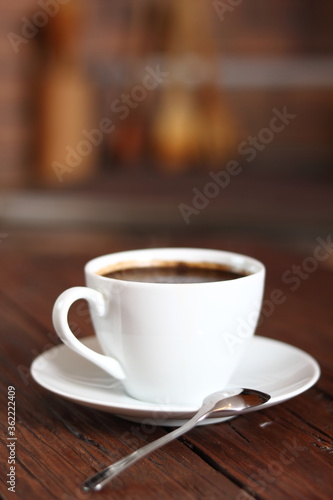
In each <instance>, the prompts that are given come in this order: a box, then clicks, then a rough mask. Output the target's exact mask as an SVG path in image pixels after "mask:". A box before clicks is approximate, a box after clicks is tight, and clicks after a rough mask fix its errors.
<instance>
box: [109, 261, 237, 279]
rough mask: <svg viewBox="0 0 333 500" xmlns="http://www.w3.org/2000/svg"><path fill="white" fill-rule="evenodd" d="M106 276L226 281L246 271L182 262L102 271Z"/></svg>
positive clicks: (116, 277) (115, 277)
mask: <svg viewBox="0 0 333 500" xmlns="http://www.w3.org/2000/svg"><path fill="white" fill-rule="evenodd" d="M102 274H103V276H105V277H107V278H114V279H119V280H125V281H138V282H141V283H211V282H215V281H227V280H233V279H236V278H241V277H242V276H246V273H241V272H235V271H233V270H231V269H228V268H224V267H222V266H218V265H216V267H215V266H214V265H209V267H208V265H207V267H205V265H204V264H190V263H184V262H175V263H171V264H170V263H169V264H168V265H151V266H150V265H147V266H143V267H141V266H140V267H139V266H138V267H129V268H124V269H119V270H114V271H111V272H106V273H104V272H103V273H102Z"/></svg>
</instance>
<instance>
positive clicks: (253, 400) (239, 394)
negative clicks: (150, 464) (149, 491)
mask: <svg viewBox="0 0 333 500" xmlns="http://www.w3.org/2000/svg"><path fill="white" fill-rule="evenodd" d="M269 399H270V396H269V395H268V394H265V393H264V392H260V391H256V390H254V389H231V390H229V391H218V392H215V393H214V394H210V395H209V396H207V397H206V398H205V399H204V401H203V403H202V406H201V408H200V409H199V411H198V412H197V413H196V414H195V415H194V416H193V417H192V418H191V419H190V420H188V421H187V422H185V424H183V425H182V426H181V427H178V428H177V429H175V430H174V431H172V432H170V433H169V434H166V435H165V436H162V437H161V438H159V439H156V440H155V441H153V442H152V443H148V444H147V445H145V446H143V447H142V448H140V449H138V450H136V451H133V452H132V453H130V454H129V455H127V456H126V457H124V458H122V459H120V460H118V462H115V463H114V464H112V465H109V466H108V467H106V468H105V469H104V470H102V471H100V472H97V474H94V475H93V476H91V477H90V478H89V479H87V480H86V481H85V482H84V483H83V485H82V487H83V490H84V491H100V490H101V489H102V488H103V487H104V486H105V485H106V484H107V483H108V482H109V481H111V480H112V479H113V478H114V477H116V476H117V475H118V474H120V473H121V472H123V471H124V470H125V469H127V467H129V466H130V465H133V464H134V463H135V462H137V461H138V460H140V458H143V457H145V456H146V455H148V453H151V452H152V451H154V450H157V449H158V448H160V447H161V446H164V445H165V444H167V443H169V442H170V441H172V440H173V439H175V438H177V437H179V436H181V435H182V434H185V432H188V431H189V430H190V429H192V428H193V427H195V426H196V425H197V424H198V423H199V422H201V421H202V420H204V419H205V418H207V417H211V416H212V415H213V414H214V415H215V416H216V417H217V416H229V415H233V414H239V413H242V412H243V411H245V410H247V409H249V408H253V407H255V406H260V405H262V404H264V403H266V402H267V401H268V400H269ZM218 414H221V415H218Z"/></svg>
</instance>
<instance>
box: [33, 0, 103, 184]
mask: <svg viewBox="0 0 333 500" xmlns="http://www.w3.org/2000/svg"><path fill="white" fill-rule="evenodd" d="M83 15H84V12H83V10H82V2H80V1H79V0H71V1H70V2H69V3H68V4H65V5H62V4H61V5H59V11H58V13H57V14H56V15H55V16H54V17H53V18H52V19H49V22H48V24H47V25H46V26H45V27H44V28H43V32H42V38H41V40H40V50H41V52H42V54H43V63H42V68H41V71H40V73H39V75H38V83H37V89H38V92H37V95H36V99H37V102H38V104H37V107H38V132H37V137H36V139H37V144H36V150H37V176H38V179H39V181H40V182H41V183H42V184H43V185H54V186H58V185H68V184H75V183H79V182H82V181H84V180H87V179H89V178H91V177H92V175H93V173H94V171H95V168H96V167H97V161H98V155H99V148H98V145H96V144H94V142H93V141H92V136H91V135H90V134H89V132H90V131H91V130H92V129H94V128H95V127H96V95H95V90H94V88H93V85H92V84H91V82H90V81H89V78H88V76H87V74H86V72H85V71H84V68H83V64H82V56H81V54H80V29H81V26H82V23H83V19H84V17H83ZM95 142H96V141H95Z"/></svg>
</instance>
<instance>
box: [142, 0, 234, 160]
mask: <svg viewBox="0 0 333 500" xmlns="http://www.w3.org/2000/svg"><path fill="white" fill-rule="evenodd" d="M167 3H168V6H169V23H170V29H169V30H168V36H167V39H166V45H165V58H166V61H167V65H168V69H169V71H170V78H168V81H167V83H166V86H165V87H163V88H162V89H161V96H160V103H159V106H157V108H156V112H155V117H154V123H153V125H152V127H151V134H152V147H153V151H154V153H155V155H156V158H157V162H158V164H159V165H160V166H161V167H164V168H167V169H169V170H170V169H172V170H185V169H189V168H191V167H192V166H200V167H201V168H202V167H205V166H206V167H207V168H214V167H215V168H217V167H221V165H223V162H225V161H226V160H227V159H229V158H230V155H234V154H235V147H236V144H237V141H238V128H237V125H236V123H235V118H234V116H233V115H232V113H231V111H230V110H229V109H228V104H227V98H226V96H225V94H224V92H223V89H221V88H220V83H219V81H218V80H219V72H220V68H219V66H220V57H219V51H218V48H217V46H216V42H215V34H214V32H215V30H214V19H213V17H212V11H213V10H214V9H212V6H211V5H210V3H209V2H208V3H207V1H205V0H196V2H193V0H180V1H179V0H168V2H167Z"/></svg>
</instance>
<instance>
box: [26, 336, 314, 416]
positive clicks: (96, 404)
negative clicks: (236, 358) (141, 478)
mask: <svg viewBox="0 0 333 500" xmlns="http://www.w3.org/2000/svg"><path fill="white" fill-rule="evenodd" d="M80 340H81V342H83V343H84V344H89V347H92V348H95V349H97V345H98V340H97V338H96V337H95V336H89V337H84V338H81V339H80ZM253 342H254V343H264V344H266V345H269V344H270V345H271V349H272V348H274V345H275V346H276V345H280V346H281V345H282V346H284V347H286V348H288V349H289V350H293V352H295V354H298V356H302V357H303V359H304V360H306V362H307V364H308V366H309V368H310V367H311V369H312V376H309V379H308V380H307V382H305V383H304V384H303V385H302V386H300V387H297V388H296V389H294V390H291V391H289V392H288V394H287V395H286V394H285V393H281V394H280V395H276V396H272V397H271V399H270V400H269V401H267V402H266V403H264V404H263V405H261V406H260V409H264V408H268V407H270V406H273V405H276V404H279V403H282V402H284V401H287V400H289V399H292V398H294V397H296V396H298V395H300V394H302V393H303V392H305V391H306V390H308V389H309V388H310V387H312V386H313V385H314V384H315V383H316V382H317V381H318V379H319V377H320V374H321V370H320V366H319V363H318V362H317V360H316V359H315V358H314V357H313V356H311V355H310V354H308V353H307V352H306V351H304V350H302V349H300V348H299V347H296V346H294V345H291V344H288V343H286V342H282V341H280V340H276V339H272V338H270V337H264V336H261V335H255V336H254V337H253ZM61 350H67V351H69V352H73V351H71V349H70V348H69V347H67V346H66V345H65V344H59V345H57V346H54V347H52V348H50V349H48V350H46V351H43V352H42V353H41V354H39V355H38V356H37V357H36V358H35V359H34V360H33V362H32V363H31V366H30V373H31V376H32V378H33V379H34V381H35V382H36V383H37V384H38V385H40V386H41V387H43V388H44V389H46V390H48V391H50V392H51V393H53V394H56V395H58V396H60V397H62V398H65V399H67V400H70V401H72V402H74V403H78V404H80V405H83V406H87V407H90V408H94V409H97V410H100V411H105V412H109V413H113V414H115V415H117V416H119V417H123V418H126V417H129V416H130V417H133V416H134V417H135V418H145V417H148V418H149V416H151V414H152V413H153V414H155V415H156V418H157V420H158V415H157V414H158V413H164V412H167V413H168V417H167V418H165V417H164V418H163V420H173V419H179V418H189V417H191V415H193V414H194V412H196V411H197V410H198V406H193V405H192V406H191V405H168V404H156V403H151V402H145V401H140V400H138V399H135V398H133V397H132V396H129V395H128V394H126V393H125V391H124V396H125V397H126V398H127V399H128V402H122V403H119V402H110V401H105V400H101V399H98V398H96V399H94V398H93V397H92V396H91V395H90V396H89V397H85V396H77V395H75V394H73V392H72V391H68V392H66V391H65V390H63V389H62V390H61V389H59V388H57V387H54V386H52V384H50V383H48V381H45V380H44V379H43V373H45V368H44V369H40V368H38V367H37V365H38V364H40V365H42V366H43V363H41V362H42V361H44V364H45V362H46V363H47V364H50V363H52V362H53V359H54V358H53V356H49V357H50V359H46V356H47V355H50V353H51V351H61ZM55 358H56V357H55ZM87 362H88V361H87ZM106 375H107V374H106ZM110 379H112V377H111V376H110ZM230 387H234V386H233V385H232V379H231V384H230ZM258 389H259V387H258ZM252 411H258V409H257V408H256V407H254V408H249V409H248V410H246V412H252ZM215 420H216V419H215ZM221 420H223V419H221Z"/></svg>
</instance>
